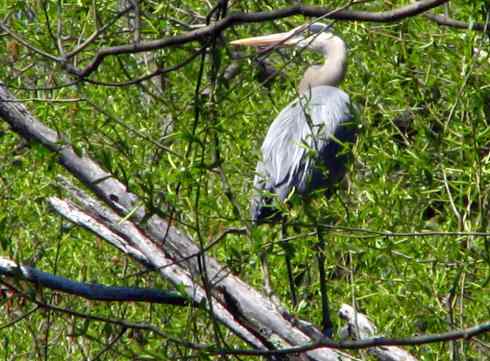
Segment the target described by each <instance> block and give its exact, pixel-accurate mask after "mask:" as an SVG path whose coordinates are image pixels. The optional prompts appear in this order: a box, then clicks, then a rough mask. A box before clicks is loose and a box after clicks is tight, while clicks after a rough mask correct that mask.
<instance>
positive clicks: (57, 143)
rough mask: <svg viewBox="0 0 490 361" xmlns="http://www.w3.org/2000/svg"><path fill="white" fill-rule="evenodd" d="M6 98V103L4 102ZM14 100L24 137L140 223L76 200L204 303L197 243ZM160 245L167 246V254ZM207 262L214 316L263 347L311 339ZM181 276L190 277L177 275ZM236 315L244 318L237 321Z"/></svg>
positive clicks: (8, 113) (6, 113)
mask: <svg viewBox="0 0 490 361" xmlns="http://www.w3.org/2000/svg"><path fill="white" fill-rule="evenodd" d="M4 99H5V100H7V102H4V101H3V100H4ZM11 100H15V97H14V96H13V95H11V94H10V93H9V92H8V91H7V89H6V88H5V87H2V86H0V117H2V118H3V119H4V120H5V121H7V122H8V123H9V124H10V126H11V127H12V129H14V130H15V131H16V132H18V133H19V134H20V135H22V136H23V137H25V138H26V139H30V140H37V141H39V142H41V143H42V144H43V145H45V146H46V147H47V149H49V150H51V151H53V152H55V153H57V154H58V157H59V162H60V164H61V165H63V166H64V167H65V168H66V169H67V170H68V171H69V172H71V173H72V174H73V175H74V176H75V177H77V178H78V179H79V180H80V181H82V182H83V183H84V184H85V185H86V186H87V187H89V189H91V190H92V191H93V192H95V193H96V194H97V195H98V196H99V197H101V198H102V199H103V200H104V201H105V202H106V203H107V204H108V205H110V206H111V207H112V208H113V209H115V210H116V211H117V212H118V213H120V214H122V215H124V216H125V217H128V216H130V217H131V219H132V220H133V221H134V222H136V223H138V227H136V226H135V225H134V224H132V223H131V222H128V221H124V220H123V219H121V217H118V216H117V215H116V214H115V213H114V212H112V211H109V210H108V209H106V208H105V207H102V206H101V205H100V204H98V203H95V202H94V201H93V200H91V199H88V198H87V197H78V198H77V199H78V201H80V202H86V206H85V207H86V210H87V209H90V210H91V211H93V212H99V213H100V212H101V213H100V214H99V215H98V218H99V219H103V220H104V224H105V225H106V226H109V228H111V229H115V230H116V229H117V233H118V234H122V233H126V234H127V237H129V238H128V239H130V240H131V241H130V244H131V246H133V247H136V248H138V250H139V251H140V252H141V253H142V254H143V255H144V256H145V257H146V258H147V259H148V260H149V262H150V263H151V264H152V265H153V266H154V267H155V268H156V269H158V270H159V271H160V273H161V274H162V276H165V277H166V278H167V279H169V280H170V281H171V282H173V283H174V284H176V285H180V286H181V287H182V288H183V289H184V290H186V292H188V294H189V295H190V296H191V297H192V298H193V299H194V301H196V302H198V303H200V302H202V301H203V300H204V299H206V296H205V294H204V292H203V290H202V288H200V287H199V286H198V285H196V284H195V283H194V282H193V281H192V276H195V277H197V278H198V279H200V276H199V275H200V270H201V269H200V267H199V262H198V260H197V259H196V258H195V257H189V256H191V255H194V254H200V253H199V252H200V249H199V247H197V246H196V245H195V244H194V243H193V242H192V241H191V240H190V239H189V237H188V236H187V235H186V234H185V233H184V232H182V231H181V230H179V229H177V228H176V227H174V226H172V225H170V224H168V223H167V222H166V221H165V220H164V219H162V218H160V217H158V216H157V215H151V214H149V215H148V214H146V210H145V208H144V206H143V205H142V204H141V203H140V201H139V199H138V198H137V197H136V195H134V194H132V193H129V192H128V191H127V190H126V187H125V186H124V185H123V184H122V183H120V182H119V181H118V180H117V179H115V178H113V177H112V175H111V174H109V173H107V172H106V171H104V170H103V169H101V168H100V166H99V165H98V164H97V163H95V162H94V161H93V160H92V159H90V158H89V157H87V156H82V157H81V156H78V155H77V154H76V153H75V151H74V150H73V148H72V147H71V145H70V144H69V143H68V142H67V141H66V140H65V139H64V137H63V135H62V134H58V133H56V132H55V131H54V130H52V129H50V128H48V127H46V126H45V125H44V124H42V123H41V122H39V120H37V119H36V118H34V117H33V116H32V115H31V114H30V113H29V112H28V110H27V109H26V108H25V106H23V105H22V104H19V103H16V102H11ZM86 210H85V211H86ZM142 230H144V232H145V233H143V231H142ZM148 237H150V238H151V239H150V238H148ZM159 244H160V245H165V254H164V253H163V250H162V249H161V248H160V247H159V246H158V245H159ZM186 257H189V258H187V262H184V263H181V265H182V266H185V267H186V272H184V271H183V270H181V269H180V267H177V266H176V265H175V264H174V262H173V260H175V259H184V258H186ZM206 265H207V271H208V275H207V277H208V279H209V281H210V285H212V294H213V296H214V297H215V298H216V300H218V301H217V302H215V304H213V313H214V316H215V317H216V318H217V319H219V320H220V321H221V322H222V323H224V324H225V325H226V326H227V327H229V328H230V329H231V330H233V332H235V333H236V334H237V335H239V336H240V337H242V338H243V339H245V340H246V341H247V342H248V343H250V344H251V345H253V346H254V347H256V348H258V349H263V346H262V343H261V342H260V341H259V340H258V338H257V337H260V338H261V340H271V341H270V342H269V344H270V346H271V347H273V345H280V347H281V348H283V347H288V345H292V346H294V345H304V344H308V343H309V342H311V339H310V338H309V337H308V336H307V335H305V334H304V333H303V332H302V331H301V330H299V329H297V328H295V327H294V326H293V325H292V324H291V322H290V321H289V320H288V319H287V317H285V316H284V315H285V314H286V315H287V313H286V311H285V310H284V309H282V308H280V307H278V306H277V305H275V304H274V303H273V302H272V301H271V300H270V299H268V298H266V297H265V296H263V295H262V294H261V293H259V292H258V291H257V290H255V289H254V288H252V287H250V286H249V285H247V284H246V283H244V282H243V281H242V280H241V279H239V278H238V277H236V276H235V275H233V274H231V272H230V271H229V270H227V269H226V268H225V267H223V266H222V265H220V264H219V263H218V262H217V261H216V260H215V259H214V258H211V257H208V256H206ZM171 272H173V273H171ZM176 272H177V273H178V274H176ZM172 275H173V276H172ZM179 275H180V276H182V277H184V276H186V277H187V278H182V277H178V276H179ZM171 277H173V278H171ZM186 279H187V281H185V280H186ZM184 281H185V282H184ZM231 314H233V316H231ZM234 318H235V319H236V320H240V321H239V322H237V321H236V320H235V319H234ZM243 320H247V321H248V323H247V326H246V327H244V326H243V325H241V324H240V322H242V321H243ZM308 355H309V356H310V357H311V358H313V359H317V360H339V359H350V357H349V356H348V355H342V354H339V353H338V352H334V351H331V350H328V349H321V350H310V351H309V352H308Z"/></svg>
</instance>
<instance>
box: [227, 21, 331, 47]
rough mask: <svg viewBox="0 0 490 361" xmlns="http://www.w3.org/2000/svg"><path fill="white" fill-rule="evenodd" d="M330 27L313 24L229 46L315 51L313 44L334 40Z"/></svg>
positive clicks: (235, 42) (248, 39)
mask: <svg viewBox="0 0 490 361" xmlns="http://www.w3.org/2000/svg"><path fill="white" fill-rule="evenodd" d="M330 29H331V26H330V25H326V24H322V23H314V24H310V23H308V24H305V25H301V26H298V27H296V28H294V29H293V30H291V31H288V32H285V33H277V34H270V35H264V36H257V37H253V38H246V39H240V40H234V41H232V42H231V43H230V44H231V45H235V46H253V47H257V48H262V47H298V48H306V47H308V48H312V50H315V43H320V41H317V39H318V40H321V41H322V42H328V41H329V40H330V39H334V38H336V37H335V35H333V34H332V33H331V32H330Z"/></svg>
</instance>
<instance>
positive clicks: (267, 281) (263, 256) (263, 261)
mask: <svg viewBox="0 0 490 361" xmlns="http://www.w3.org/2000/svg"><path fill="white" fill-rule="evenodd" d="M259 258H260V268H262V275H263V277H264V291H265V293H266V295H267V296H268V297H272V296H273V295H274V294H273V292H272V282H271V275H270V272H269V263H268V262H267V249H263V250H261V251H260V253H259Z"/></svg>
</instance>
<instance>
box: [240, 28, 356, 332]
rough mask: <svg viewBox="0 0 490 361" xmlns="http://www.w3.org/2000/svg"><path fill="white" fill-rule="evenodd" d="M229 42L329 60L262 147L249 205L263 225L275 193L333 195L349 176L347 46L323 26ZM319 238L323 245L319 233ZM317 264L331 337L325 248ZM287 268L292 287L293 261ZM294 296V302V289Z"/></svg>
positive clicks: (313, 72)
mask: <svg viewBox="0 0 490 361" xmlns="http://www.w3.org/2000/svg"><path fill="white" fill-rule="evenodd" d="M231 44H233V45H244V46H254V47H264V46H270V47H289V46H293V47H297V48H302V49H309V50H313V51H315V52H319V53H321V54H322V55H324V56H325V62H324V64H323V65H313V66H311V67H309V68H308V69H307V70H306V72H305V74H304V77H303V79H302V80H301V82H300V84H299V89H298V91H299V98H297V99H295V100H293V101H292V102H291V103H290V104H289V105H288V106H286V108H284V109H283V110H282V111H281V112H280V113H279V115H278V116H277V117H276V119H275V120H274V122H273V123H272V124H271V126H270V128H269V130H268V132H267V135H266V137H265V140H264V143H263V144H262V159H261V160H260V161H259V162H258V164H257V168H256V176H255V180H254V187H255V189H256V190H257V192H256V194H255V196H254V197H253V199H252V202H251V216H252V220H253V221H254V222H255V223H261V222H263V221H264V220H266V219H267V218H273V217H274V216H275V215H277V210H276V209H275V207H274V205H273V198H274V196H273V195H276V196H277V198H279V200H280V201H283V202H284V201H285V200H286V199H287V198H288V197H289V196H290V195H291V193H292V192H295V193H297V194H300V195H303V196H305V195H308V194H310V193H311V192H312V191H314V190H318V189H324V190H325V192H326V193H327V194H330V193H331V192H332V191H333V189H334V186H335V185H336V184H337V183H338V182H339V181H340V180H341V178H342V177H343V176H344V174H345V171H346V161H347V158H348V155H347V154H346V152H344V151H343V144H348V143H350V142H353V141H354V138H355V131H354V130H355V127H354V126H353V124H352V123H353V122H352V120H353V112H352V109H351V103H350V99H349V96H348V95H347V94H346V93H344V92H343V91H342V90H340V89H339V88H337V86H338V85H339V84H340V83H341V82H342V80H343V79H344V76H345V73H346V68H347V47H346V45H345V43H344V41H343V40H342V39H341V38H340V37H338V36H336V35H334V34H333V33H331V32H330V31H329V26H327V25H325V24H320V23H315V24H309V25H304V26H301V27H298V28H295V29H293V30H292V31H289V32H286V33H279V34H272V35H266V36H259V37H254V38H247V39H241V40H236V41H233V42H232V43H231ZM318 234H319V236H320V243H323V241H322V240H321V235H320V232H319V233H318ZM322 246H323V244H322ZM321 248H323V247H321ZM286 253H287V252H286ZM318 260H319V268H320V284H321V294H322V308H323V318H324V319H323V327H324V331H325V332H326V333H327V334H328V333H331V330H332V324H331V321H330V316H329V313H328V298H327V293H326V286H325V279H324V278H325V271H324V268H323V267H324V256H323V249H320V251H319V256H318ZM287 265H288V273H289V275H288V276H289V278H290V279H289V281H290V283H291V282H292V276H291V266H290V263H289V260H287ZM322 275H323V276H322ZM291 292H292V296H293V302H294V299H295V296H294V286H293V285H291Z"/></svg>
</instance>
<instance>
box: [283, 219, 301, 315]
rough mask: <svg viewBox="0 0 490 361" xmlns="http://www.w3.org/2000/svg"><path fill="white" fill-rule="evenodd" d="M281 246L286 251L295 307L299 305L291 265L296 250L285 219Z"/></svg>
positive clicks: (290, 286)
mask: <svg viewBox="0 0 490 361" xmlns="http://www.w3.org/2000/svg"><path fill="white" fill-rule="evenodd" d="M281 246H282V248H283V250H284V256H285V258H286V269H287V272H288V282H289V290H290V292H291V303H292V304H293V306H294V307H296V306H297V305H298V298H297V296H296V284H295V282H294V278H293V267H292V265H291V256H293V255H294V249H293V247H292V245H291V244H290V243H289V240H288V232H287V224H286V221H285V220H284V219H283V221H282V224H281Z"/></svg>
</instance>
